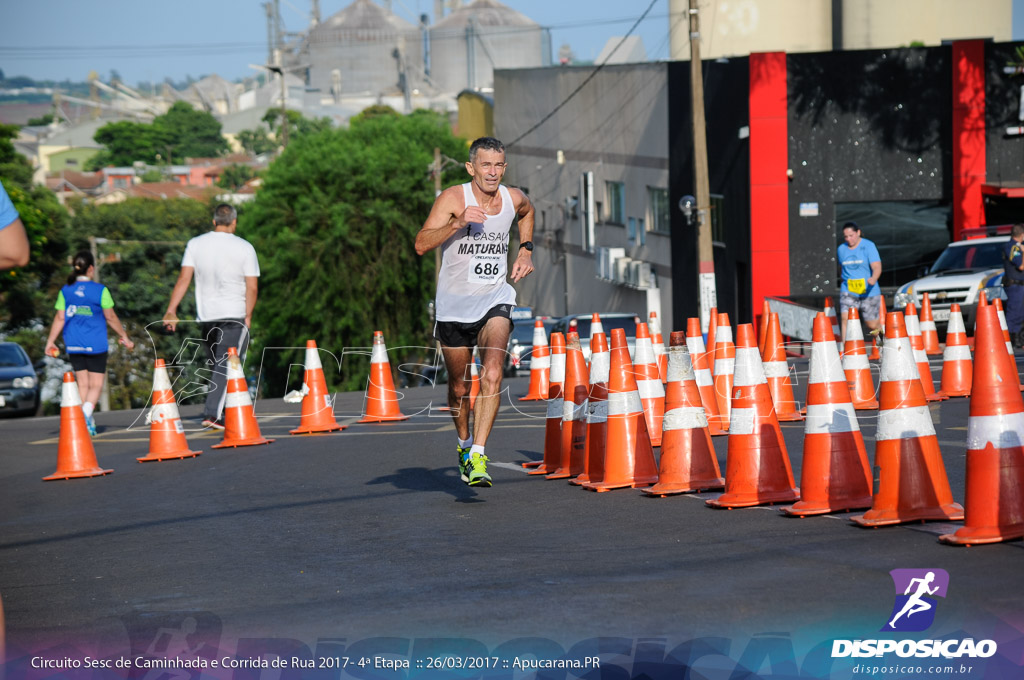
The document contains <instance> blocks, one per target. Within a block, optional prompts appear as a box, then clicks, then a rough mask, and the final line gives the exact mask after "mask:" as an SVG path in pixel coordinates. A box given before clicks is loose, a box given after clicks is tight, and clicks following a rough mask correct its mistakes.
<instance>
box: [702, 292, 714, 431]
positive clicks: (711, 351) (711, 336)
mask: <svg viewBox="0 0 1024 680" xmlns="http://www.w3.org/2000/svg"><path fill="white" fill-rule="evenodd" d="M710 315H711V318H710V319H708V336H707V338H706V339H705V340H704V344H705V345H707V348H708V368H709V369H711V377H712V378H714V377H715V368H716V366H715V341H716V339H717V338H718V307H712V308H711V311H710ZM701 332H702V333H703V330H702V331H701ZM715 403H716V404H717V397H716V402H715ZM717 410H718V409H716V411H717Z"/></svg>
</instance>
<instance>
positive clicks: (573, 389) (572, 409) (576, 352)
mask: <svg viewBox="0 0 1024 680" xmlns="http://www.w3.org/2000/svg"><path fill="white" fill-rule="evenodd" d="M589 383H590V377H589V375H588V373H587V362H586V361H584V359H583V350H582V348H581V347H580V336H579V334H578V333H569V340H568V342H567V343H566V346H565V383H564V386H563V388H562V391H563V399H562V443H561V447H560V457H559V462H558V467H556V468H555V469H554V470H553V471H552V472H551V473H550V474H548V475H547V479H565V478H567V477H575V476H577V475H579V474H580V473H582V472H583V470H584V468H585V466H586V455H587V449H586V442H587V421H586V415H587V388H588V387H589Z"/></svg>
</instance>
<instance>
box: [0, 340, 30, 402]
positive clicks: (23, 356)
mask: <svg viewBox="0 0 1024 680" xmlns="http://www.w3.org/2000/svg"><path fill="white" fill-rule="evenodd" d="M38 409H39V378H38V377H37V376H36V370H35V368H33V366H32V360H31V359H29V358H28V354H27V353H26V352H25V350H24V349H22V347H21V345H19V344H18V343H16V342H0V414H12V415H32V414H34V413H35V412H36V411H37V410H38Z"/></svg>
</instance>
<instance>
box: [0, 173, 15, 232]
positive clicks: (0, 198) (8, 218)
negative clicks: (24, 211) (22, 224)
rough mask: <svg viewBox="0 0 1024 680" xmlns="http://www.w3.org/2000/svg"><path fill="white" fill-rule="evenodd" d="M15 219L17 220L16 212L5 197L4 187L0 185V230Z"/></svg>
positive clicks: (7, 197)
mask: <svg viewBox="0 0 1024 680" xmlns="http://www.w3.org/2000/svg"><path fill="white" fill-rule="evenodd" d="M16 219H18V211H17V210H15V208H14V204H13V203H11V198H10V196H8V195H7V191H6V190H5V189H4V185H3V184H0V229H4V228H5V227H7V225H9V224H11V223H12V222H14V220H16Z"/></svg>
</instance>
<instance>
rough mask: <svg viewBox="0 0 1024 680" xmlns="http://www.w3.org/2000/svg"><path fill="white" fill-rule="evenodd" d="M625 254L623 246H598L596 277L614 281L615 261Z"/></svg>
mask: <svg viewBox="0 0 1024 680" xmlns="http://www.w3.org/2000/svg"><path fill="white" fill-rule="evenodd" d="M625 255H626V249H625V248H606V247H601V248H598V249H597V252H596V258H597V278H599V279H601V280H603V281H614V280H615V262H616V261H617V260H618V259H620V258H622V257H624V256H625Z"/></svg>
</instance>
